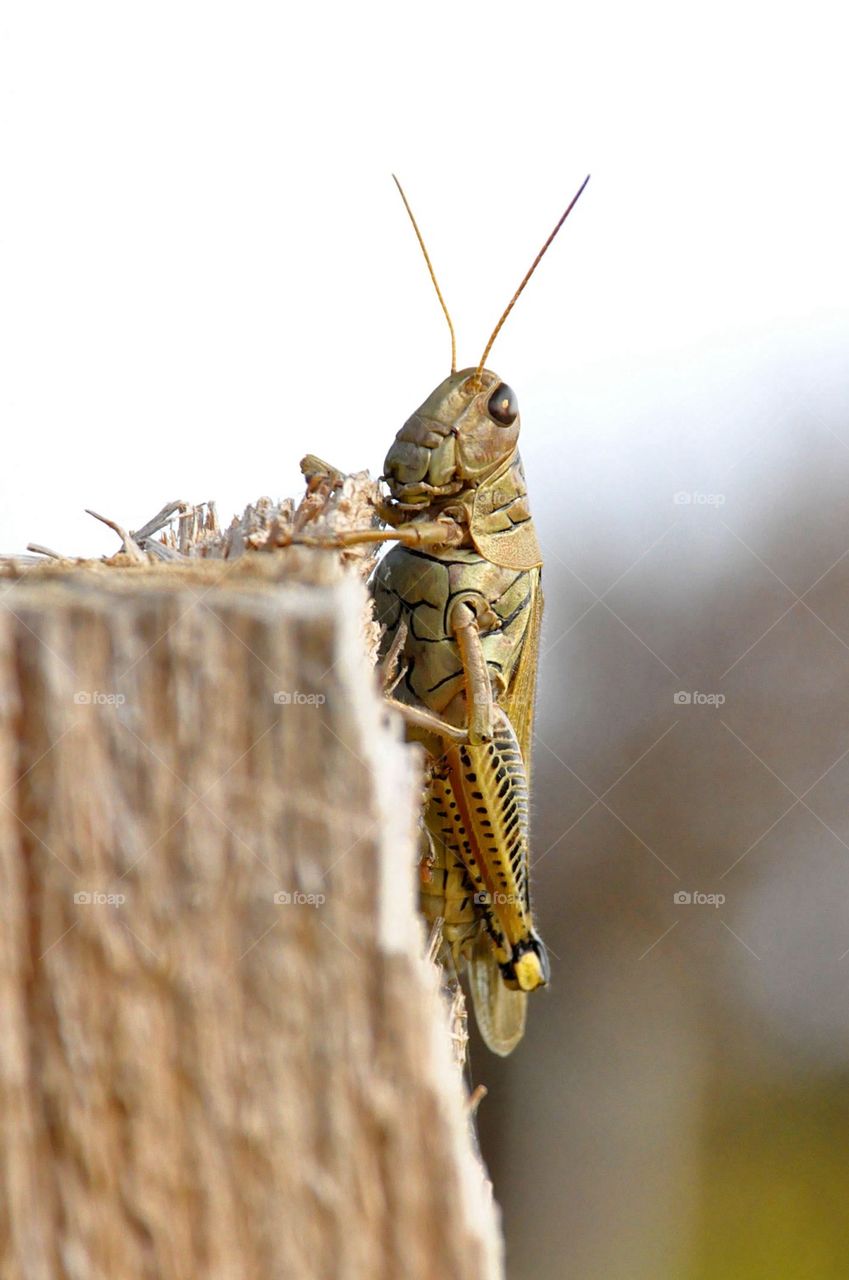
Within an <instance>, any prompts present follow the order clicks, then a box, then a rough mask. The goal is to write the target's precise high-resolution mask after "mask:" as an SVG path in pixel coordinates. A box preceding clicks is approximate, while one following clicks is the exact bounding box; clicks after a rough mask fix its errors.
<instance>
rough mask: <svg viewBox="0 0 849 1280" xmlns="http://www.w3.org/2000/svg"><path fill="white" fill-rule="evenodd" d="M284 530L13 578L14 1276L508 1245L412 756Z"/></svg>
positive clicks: (223, 1270) (250, 1267)
mask: <svg viewBox="0 0 849 1280" xmlns="http://www.w3.org/2000/svg"><path fill="white" fill-rule="evenodd" d="M300 554H301V556H302V560H301V561H300V562H299V567H298V568H297V570H293V569H292V567H291V563H290V561H289V560H287V559H286V553H285V552H282V553H275V554H271V555H267V556H254V557H244V558H243V559H241V560H239V561H236V562H227V561H223V560H218V561H204V560H200V561H198V560H196V561H192V562H191V564H188V565H187V564H182V563H181V564H176V565H174V564H162V565H159V566H157V565H155V564H153V563H151V559H150V557H149V556H147V555H143V556H142V557H141V561H142V562H141V563H138V562H134V563H129V556H126V557H121V560H122V562H123V563H125V564H126V567H125V568H122V569H121V570H116V569H114V568H113V569H109V568H105V567H104V566H102V565H98V566H90V565H89V566H76V567H73V568H70V567H68V566H67V565H66V564H63V563H61V562H57V563H56V564H54V565H53V566H48V567H45V568H27V570H26V571H25V572H23V574H20V573H15V572H14V571H13V570H10V569H9V568H8V567H7V569H6V570H5V577H2V578H0V593H2V599H0V796H2V802H0V1008H2V1016H3V1029H2V1035H0V1117H2V1120H0V1123H2V1151H1V1152H0V1254H2V1258H0V1274H2V1275H3V1276H9V1277H13V1276H14V1277H24V1278H25V1280H57V1277H62V1278H65V1277H67V1278H68V1280H119V1278H120V1280H142V1278H144V1280H154V1277H155V1278H156V1280H198V1278H200V1277H203V1278H204V1280H253V1278H254V1277H256V1280H260V1278H261V1280H271V1278H279V1280H284V1278H285V1280H289V1278H290V1277H291V1278H292V1280H312V1278H313V1277H314V1278H315V1280H329V1278H332V1280H380V1278H382V1277H386V1280H399V1278H400V1277H404V1278H405V1280H418V1278H421V1280H433V1278H435V1277H439V1278H440V1280H454V1278H456V1280H461V1278H462V1280H478V1278H481V1280H483V1278H486V1280H492V1278H493V1277H498V1276H499V1275H500V1274H501V1262H500V1233H499V1227H498V1222H497V1210H496V1209H495V1207H494V1205H493V1202H492V1199H491V1196H490V1193H489V1187H488V1184H487V1183H486V1180H485V1175H484V1173H483V1170H482V1168H481V1166H480V1164H479V1163H478V1160H477V1158H476V1156H475V1155H474V1153H473V1148H472V1143H471V1139H470V1134H469V1128H468V1121H467V1116H466V1108H465V1096H464V1090H463V1087H462V1081H461V1078H460V1074H459V1072H458V1070H457V1067H456V1065H455V1063H454V1061H453V1059H452V1053H451V1045H450V1035H449V1029H448V1026H447V1020H446V1014H445V1010H444V1007H443V1002H442V1000H441V999H440V997H439V994H438V990H437V979H436V975H435V972H434V971H433V969H432V967H431V966H429V965H428V964H427V962H426V960H425V959H424V958H423V935H422V928H421V924H420V922H419V920H418V917H417V915H416V910H415V903H414V875H415V861H416V852H415V848H416V846H415V821H416V814H417V808H418V804H419V785H420V784H419V777H418V772H417V767H416V759H415V757H414V756H413V754H412V751H411V749H409V748H407V747H405V746H404V745H403V742H402V735H401V730H400V727H399V725H398V724H397V723H396V722H395V721H394V720H393V719H391V718H390V716H389V715H388V713H387V711H386V709H385V708H384V706H383V705H382V701H381V697H380V694H379V691H378V689H377V687H376V682H375V678H374V674H373V672H372V670H371V668H370V666H369V664H368V661H367V659H366V656H365V653H364V646H363V628H362V619H363V616H364V592H363V589H362V586H361V585H360V583H359V582H357V581H356V580H355V579H354V578H352V577H351V576H350V574H342V573H341V572H340V570H339V568H338V566H333V571H332V572H331V571H329V570H328V569H327V559H326V557H320V556H314V557H310V556H308V555H306V553H300ZM134 559H135V558H134Z"/></svg>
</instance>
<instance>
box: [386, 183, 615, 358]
mask: <svg viewBox="0 0 849 1280" xmlns="http://www.w3.org/2000/svg"><path fill="white" fill-rule="evenodd" d="M589 180H590V175H589V174H587V176H586V177H585V178H584V181H583V182H582V183H581V185H580V187H579V188H578V190H577V192H576V194H575V195H574V196H573V197H572V199H571V201H570V202H569V206H568V208H567V209H566V212H565V213H564V214H563V215H562V216H561V218H560V220H559V221H558V223H557V226H556V227H555V228H554V230H553V231H552V233H551V235H550V236H549V237H548V239H547V240H546V242H545V244H544V245H543V246H542V248H541V249H540V251H539V253H538V254H537V256H536V257H535V258H534V260H533V262H532V263H531V265H530V268H529V270H528V272H527V274H526V276H525V278H524V280H523V281H522V283H521V284H520V285H519V287H518V289H517V290H516V292H515V293H514V294H513V297H512V298H511V299H510V301H509V302H508V304H507V309H506V310H505V312H504V314H503V315H502V317H501V319H500V320H499V321H498V324H497V325H496V326H495V328H494V329H493V331H492V337H491V338H490V340H489V342H488V343H487V344H486V346H485V347H484V352H483V355H482V356H481V361H480V364H479V365H478V367H477V371H476V373H475V381H479V380H480V376H481V371H482V369H483V367H484V365H485V364H486V358H487V356H488V355H489V353H490V351H491V350H492V344H493V343H494V342H495V339H496V338H497V337H498V335H499V333H500V332H501V327H502V325H503V324H504V321H505V320H506V319H507V317H508V316H509V314H510V312H511V311H512V310H513V307H514V306H515V305H516V302H517V301H518V299H519V295H520V294H521V292H522V290H523V289H524V287H525V285H526V284H527V283H528V281H529V280H530V278H531V276H532V275H533V274H534V272H535V271H536V269H537V267H538V266H539V264H540V262H541V261H542V256H543V254H544V253H545V251H546V249H547V248H548V246H549V245H550V244H551V242H552V240H553V239H554V237H555V236H556V235H557V232H558V231H559V230H560V228H561V227H562V226H563V223H564V222H565V221H566V219H567V218H568V217H569V214H570V213H571V212H572V210H573V209H574V207H575V205H576V204H577V203H578V197H579V196H580V194H581V192H582V191H583V189H584V187H585V186H586V185H587V183H588V182H589ZM401 194H402V195H403V194H404V193H403V191H402V192H401ZM404 203H405V204H406V200H405V201H404ZM412 216H413V215H412V214H410V217H412ZM413 225H414V226H415V223H413ZM422 248H424V246H422ZM425 256H427V255H425ZM435 283H436V281H434V284H435ZM437 292H439V290H437ZM442 305H443V306H444V305H445V304H444V303H443V304H442ZM447 314H448V313H447V312H446V315H447ZM450 323H451V322H450V321H449V324H450Z"/></svg>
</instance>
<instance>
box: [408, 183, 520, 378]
mask: <svg viewBox="0 0 849 1280" xmlns="http://www.w3.org/2000/svg"><path fill="white" fill-rule="evenodd" d="M392 180H393V182H394V183H395V186H396V187H397V188H398V190H399V191H400V193H401V199H402V200H403V201H404V208H405V209H406V210H407V213H408V214H409V215H410V221H411V222H412V224H413V230H414V231H415V233H416V238H417V240H418V242H419V244H420V245H421V250H422V253H423V254H424V260H425V262H426V263H427V269H428V271H429V272H430V278H431V280H432V281H433V287H434V289H435V290H436V296H437V298H438V299H439V301H440V303H441V304H442V310H443V311H444V312H445V319H446V320H447V321H448V328H449V329H450V330H451V372H452V373H456V372H457V339H456V337H455V336H454V326H453V324H452V323H451V317H450V316H449V314H448V308H447V307H446V305H445V299H444V298H443V296H442V290H441V289H440V287H439V284H438V283H437V279H436V272H435V271H434V269H433V264H432V263H431V260H430V256H429V254H428V251H427V249H426V248H425V242H424V240H423V239H422V233H421V231H419V226H418V223H417V222H416V220H415V218H414V217H413V211H412V209H411V208H410V203H409V201H408V199H407V197H406V196H405V195H404V188H403V187H402V186H401V183H400V182H399V181H398V179H397V178H396V177H395V174H394V173H393V175H392ZM511 305H512V304H511Z"/></svg>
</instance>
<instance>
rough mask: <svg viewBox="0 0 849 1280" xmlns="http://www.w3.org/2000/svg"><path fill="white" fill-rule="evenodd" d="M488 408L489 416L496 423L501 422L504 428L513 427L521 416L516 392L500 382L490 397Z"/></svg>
mask: <svg viewBox="0 0 849 1280" xmlns="http://www.w3.org/2000/svg"><path fill="white" fill-rule="evenodd" d="M486 407H487V412H488V413H489V416H490V417H491V418H494V419H495V421H496V422H500V423H501V425H502V427H512V425H513V423H514V422H515V421H516V419H517V418H518V416H519V401H518V400H517V399H516V392H515V391H514V390H513V388H512V387H508V386H507V383H506V382H499V384H498V386H497V387H496V388H495V390H494V391H493V393H492V395H491V396H490V397H489V404H488V405H487V406H486Z"/></svg>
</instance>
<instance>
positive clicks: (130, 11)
mask: <svg viewBox="0 0 849 1280" xmlns="http://www.w3.org/2000/svg"><path fill="white" fill-rule="evenodd" d="M840 28H841V14H840V11H839V9H838V6H837V5H823V4H808V5H806V6H805V7H804V9H803V8H802V7H801V6H798V5H793V6H787V5H774V4H771V5H767V4H756V5H752V4H749V5H746V4H743V5H739V4H737V5H731V4H715V5H711V6H709V7H708V8H705V7H704V6H699V7H698V8H697V7H696V6H685V5H681V4H680V3H679V4H659V3H651V2H649V3H641V4H639V5H624V4H595V5H589V4H580V5H576V4H575V5H541V4H533V3H526V4H524V5H523V6H522V7H521V8H518V7H513V6H507V5H500V4H492V3H488V4H458V5H448V4H441V3H435V4H429V5H417V6H415V7H413V6H406V5H398V4H394V5H388V4H369V3H365V4H358V5H355V6H345V7H343V6H337V7H333V6H327V5H315V6H303V7H300V8H299V9H298V10H296V11H295V10H293V9H292V7H290V6H284V5H275V4H256V3H254V4H251V3H242V4H238V5H236V4H230V5H225V4H205V5H200V4H188V3H173V0H172V2H170V3H167V4H162V3H152V2H148V3H146V4H144V5H133V6H130V5H126V4H116V3H109V4H105V3H104V4H93V3H75V4H73V5H64V4H63V5H59V4H41V3H33V2H32V0H28V2H27V3H23V2H21V0H7V3H6V5H5V6H4V8H3V18H2V24H0V112H2V120H1V129H0V182H2V188H3V195H2V202H0V273H2V274H0V323H2V333H1V334H0V338H1V339H2V343H0V415H2V423H1V424H0V429H1V430H2V456H1V457H0V475H1V476H2V479H1V480H0V485H1V486H2V490H1V491H0V499H2V505H1V506H0V550H3V551H6V552H9V551H14V550H22V549H23V548H24V546H25V544H26V543H27V542H28V541H30V540H36V541H39V542H42V543H46V544H48V545H53V546H56V547H57V548H58V549H60V550H62V551H66V552H68V553H73V554H82V553H89V554H101V553H104V552H111V551H113V550H115V549H116V548H117V541H116V539H115V537H114V535H113V534H112V533H111V532H110V531H109V530H107V529H105V528H103V527H102V526H99V525H97V524H96V523H95V522H94V521H93V520H91V518H90V517H88V516H85V515H84V514H83V508H84V507H93V508H94V509H96V510H99V511H102V512H104V513H106V514H108V515H111V516H112V517H113V518H116V519H118V520H119V521H121V522H123V523H125V524H126V525H128V526H130V527H138V526H139V525H141V524H142V523H143V522H144V520H145V519H147V518H148V517H149V516H151V515H152V514H153V513H154V512H155V511H156V510H158V509H159V507H160V506H162V505H163V504H164V503H165V502H166V501H168V500H171V499H174V498H177V497H180V498H187V499H192V500H202V499H206V498H215V499H216V500H217V502H218V507H219V513H220V515H221V517H222V518H223V519H229V517H230V516H231V515H232V513H233V512H235V511H237V510H241V509H242V507H243V506H244V505H245V503H246V502H248V501H251V500H253V499H255V498H256V497H258V496H259V495H260V494H266V493H267V494H271V495H272V496H275V497H277V496H283V495H287V494H297V493H299V492H300V489H301V484H300V477H299V472H298V460H299V458H300V457H301V455H302V454H303V453H305V452H307V451H311V452H315V453H318V454H319V455H321V456H323V457H326V458H327V459H329V460H330V461H332V462H334V463H335V464H336V465H338V466H340V467H342V468H345V469H357V468H360V467H369V468H370V469H371V470H372V472H373V473H379V472H380V470H381V465H382V461H383V457H384V455H385V452H386V449H387V448H388V446H389V444H390V442H391V439H392V437H393V435H394V433H395V431H396V430H397V428H398V427H399V426H400V425H401V423H402V422H403V420H404V418H405V417H407V415H408V414H409V413H410V412H411V411H412V410H413V409H414V408H415V407H416V406H417V405H418V404H419V403H420V402H421V401H422V400H423V399H424V397H425V396H426V394H427V393H428V392H429V391H430V390H431V388H432V387H433V386H434V385H436V384H437V383H438V382H439V381H440V380H441V379H442V378H443V377H444V375H445V374H446V373H447V371H448V363H449V346H448V335H447V329H446V327H445V325H444V321H443V319H442V316H441V313H440V311H439V308H438V304H437V301H436V298H435V296H434V294H433V291H432V289H431V285H430V282H429V280H428V278H427V275H426V270H425V266H424V263H423V261H422V259H421V256H420V253H419V249H418V246H417V245H416V242H415V239H414V236H413V233H412V229H411V228H410V226H409V223H408V221H407V218H406V214H405V213H404V210H403V206H402V205H401V202H400V200H399V198H398V196H397V193H396V191H395V188H394V186H393V184H392V182H391V178H390V173H391V172H392V171H393V170H395V171H396V172H397V173H398V174H399V176H400V178H401V180H402V182H404V184H405V186H406V189H407V194H408V196H409V198H410V200H411V202H412V205H413V208H414V210H415V211H416V214H417V217H418V220H419V223H420V226H421V227H422V230H423V232H424V235H425V237H426V240H427V243H428V245H429V248H430V251H431V255H432V258H433V260H434V263H435V266H436V269H437V272H438V275H439V278H440V281H441V283H442V287H443V290H444V292H445V295H446V297H447V300H448V303H449V306H450V308H451V310H452V313H453V316H454V321H455V325H456V327H457V330H458V336H459V354H460V363H461V365H463V364H471V363H475V362H476V361H477V359H478V357H479V355H480V352H481V350H482V348H483V344H484V342H485V340H486V338H487V336H488V334H489V332H490V330H491V329H492V327H493V325H494V323H495V321H496V319H497V317H498V315H499V313H500V311H501V310H502V309H503V307H504V305H505V304H506V302H507V300H508V298H509V296H510V294H511V293H512V291H513V289H514V288H515V286H516V285H517V283H518V281H519V279H520V278H521V276H522V274H523V273H524V271H525V269H526V268H527V266H528V265H529V263H530V261H531V260H532V258H533V256H534V254H535V253H536V251H537V249H538V247H539V245H540V244H541V242H542V240H543V239H544V238H545V236H546V235H547V233H548V231H549V230H550V228H551V226H552V225H553V224H554V222H555V221H556V219H557V217H558V215H559V213H560V212H561V211H562V209H563V207H565V205H566V203H567V202H568V200H569V199H570V197H571V196H572V194H573V192H574V191H575V189H576V188H577V186H578V185H579V183H580V182H581V180H582V179H583V177H584V175H585V174H586V173H587V172H589V171H591V172H592V174H593V177H592V180H591V182H590V185H589V187H588V188H587V191H586V192H585V193H584V196H583V197H582V199H581V201H580V203H579V205H578V206H577V208H576V209H575V211H574V213H573V214H572V216H571V218H570V219H569V221H568V222H567V223H566V226H565V227H564V228H563V230H562V232H561V234H560V237H559V238H558V240H557V241H555V244H554V246H553V247H552V249H551V251H550V252H549V254H548V256H547V257H546V259H545V260H544V263H543V266H542V268H541V269H540V271H539V272H538V274H537V276H536V277H535V278H534V280H533V282H532V283H531V285H530V286H529V288H528V290H527V291H526V293H525V294H524V296H523V297H522V299H521V301H520V302H519V303H518V305H517V307H516V309H515V311H514V313H513V315H512V316H511V319H510V322H509V323H508V325H507V327H506V328H505V330H504V331H503V334H502V335H501V337H500V338H499V340H498V343H497V344H496V347H495V349H494V352H493V354H492V356H491V357H490V360H489V365H490V367H491V368H494V369H495V370H497V371H498V372H499V373H500V374H501V375H502V376H503V377H504V378H505V379H506V380H507V381H509V382H510V384H511V385H512V386H513V387H514V388H515V389H516V391H517V394H518V397H519V403H520V406H521V408H522V417H523V424H524V433H523V452H524V454H525V457H526V463H527V465H528V472H529V480H530V484H531V494H532V498H533V501H534V504H535V506H536V508H537V509H538V510H540V511H541V512H542V514H543V526H544V527H543V540H544V543H545V523H546V521H548V525H549V530H551V529H552V528H553V524H552V523H551V522H552V521H553V519H554V513H555V511H556V508H557V507H558V505H559V504H562V503H563V502H564V501H566V500H567V499H568V500H573V499H574V500H575V501H580V500H581V494H582V493H586V492H589V493H591V494H592V495H593V504H594V516H595V518H596V519H597V520H598V521H601V522H602V523H603V524H605V525H607V526H609V524H610V522H611V521H612V522H615V521H616V519H617V514H618V513H617V510H616V509H615V508H616V506H617V504H618V503H619V502H620V496H621V490H622V482H623V476H622V471H623V468H626V469H627V473H628V477H629V483H633V484H634V485H635V486H636V485H639V483H640V482H641V472H640V469H639V468H640V466H643V467H644V468H645V474H646V475H647V476H648V475H649V474H656V470H657V466H658V465H659V464H661V463H662V461H663V458H664V457H665V456H667V455H668V453H669V447H670V444H671V442H672V440H673V439H674V440H675V441H676V448H677V449H679V450H680V449H681V447H682V441H683V442H684V444H683V452H678V453H676V459H677V461H676V468H677V470H676V474H675V475H674V476H672V477H669V478H668V483H667V480H666V479H664V486H665V488H666V489H668V490H669V491H670V492H671V491H672V490H673V489H674V488H685V489H693V488H708V489H710V487H711V484H710V473H711V467H712V465H713V462H714V461H715V459H714V451H716V450H719V451H720V452H722V453H723V457H725V456H726V453H728V454H729V456H730V454H733V453H734V452H735V450H736V451H737V452H740V451H743V450H744V449H745V448H746V447H748V446H747V435H748V433H749V432H754V431H757V430H763V427H764V423H765V421H768V418H769V415H770V413H773V412H775V411H776V407H777V406H779V405H780V404H782V403H784V402H785V400H786V399H787V398H788V396H789V397H790V398H791V399H792V398H794V397H795V398H796V399H797V400H798V399H800V398H801V399H804V400H807V401H810V400H811V399H812V398H813V400H821V401H822V404H823V405H826V406H827V405H828V404H829V403H832V402H833V401H834V397H835V396H838V395H839V396H842V399H843V403H845V390H844V391H842V392H841V390H840V387H841V383H842V380H843V379H844V368H845V355H844V350H845V343H846V339H847V337H849V315H848V314H847V299H849V279H847V276H849V255H847V252H846V229H847V226H849V180H847V174H846V132H847V93H846V69H845V48H846V40H845V32H843V31H841V29H840ZM821 411H823V412H824V411H825V410H824V409H822V407H821ZM657 424H660V425H657ZM641 437H642V438H643V439H644V441H645V447H644V448H643V447H642V445H641V443H640V439H641ZM847 438H849V428H847ZM617 474H618V479H617ZM563 477H570V478H569V479H568V480H564V479H563ZM606 478H609V479H610V482H611V484H612V486H613V488H612V491H616V492H617V495H619V496H617V499H616V502H615V503H614V502H612V503H611V509H610V510H605V509H604V503H603V500H602V501H599V494H601V495H603V493H604V492H605V485H606V484H607V479H606ZM547 511H550V512H551V515H550V516H546V512H547ZM588 514H589V513H588ZM548 536H549V537H551V533H550V532H549V535H548ZM622 567H624V566H622Z"/></svg>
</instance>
